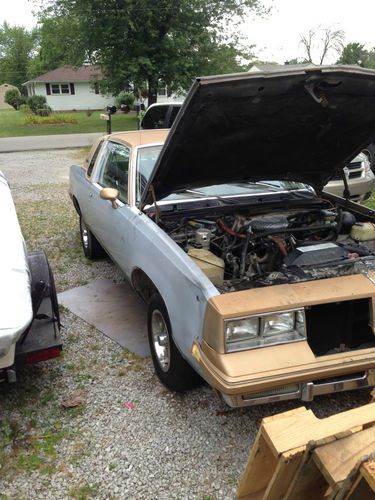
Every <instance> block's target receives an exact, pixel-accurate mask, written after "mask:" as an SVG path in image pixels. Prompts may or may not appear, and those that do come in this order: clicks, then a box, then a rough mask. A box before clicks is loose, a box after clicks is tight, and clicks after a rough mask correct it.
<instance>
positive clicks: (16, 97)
mask: <svg viewBox="0 0 375 500" xmlns="http://www.w3.org/2000/svg"><path fill="white" fill-rule="evenodd" d="M4 101H5V102H6V103H7V104H9V106H12V107H13V108H14V109H19V108H20V106H22V104H25V102H26V97H24V96H23V95H21V94H20V91H19V90H18V89H9V90H7V91H6V92H5V96H4Z"/></svg>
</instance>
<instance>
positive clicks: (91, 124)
mask: <svg viewBox="0 0 375 500" xmlns="http://www.w3.org/2000/svg"><path fill="white" fill-rule="evenodd" d="M100 113H101V112H100V111H93V112H92V114H91V115H90V116H88V115H87V112H86V111H73V112H64V114H67V115H71V116H73V117H74V118H76V119H77V120H78V123H75V124H63V125H61V124H59V125H25V118H26V116H27V115H26V114H25V113H21V112H20V111H15V110H0V137H16V136H22V135H51V134H80V133H85V132H105V131H106V126H107V124H106V121H104V120H101V119H100ZM136 129H137V118H136V115H135V113H129V114H127V115H125V114H124V113H116V114H115V115H113V116H112V131H113V132H119V131H121V130H136Z"/></svg>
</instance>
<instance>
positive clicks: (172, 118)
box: [168, 106, 181, 128]
mask: <svg viewBox="0 0 375 500" xmlns="http://www.w3.org/2000/svg"><path fill="white" fill-rule="evenodd" d="M180 109H181V106H173V107H172V111H171V114H170V117H169V122H168V128H171V127H172V125H173V122H174V121H175V119H176V116H177V115H178V112H179V111H180Z"/></svg>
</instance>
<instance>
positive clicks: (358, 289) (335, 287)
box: [192, 272, 375, 406]
mask: <svg viewBox="0 0 375 500" xmlns="http://www.w3.org/2000/svg"><path fill="white" fill-rule="evenodd" d="M374 278H375V273H374V272H370V273H369V275H368V276H364V275H349V276H342V277H337V278H329V279H324V280H315V281H309V282H299V283H293V284H289V285H274V286H270V287H265V288H261V289H249V290H243V291H239V292H231V293H227V294H222V295H218V296H215V297H213V298H210V300H209V301H208V304H207V309H206V315H205V323H204V329H203V339H202V340H201V341H199V340H198V339H196V341H195V342H194V344H193V346H192V355H193V357H194V359H195V361H196V363H197V364H198V365H199V368H200V372H201V374H202V376H203V377H204V378H205V380H206V381H207V382H208V383H210V385H211V386H212V387H213V388H214V389H216V390H217V391H218V392H219V393H220V394H221V395H222V397H223V399H224V400H225V401H226V402H227V403H228V404H229V405H231V406H249V405H253V404H261V403H268V402H272V401H282V400H287V399H302V400H304V401H310V400H311V399H313V398H314V397H315V396H317V395H320V394H329V393H334V392H341V391H346V390H352V389H357V388H359V387H371V386H373V385H375V328H374V318H375V299H374V295H375V285H374ZM358 299H365V300H368V304H369V322H370V331H369V333H370V332H371V331H372V339H371V340H370V341H367V340H366V341H364V343H363V344H362V345H361V344H359V345H358V347H355V348H349V349H343V352H338V350H336V351H335V349H333V348H330V349H328V351H327V353H326V354H324V355H315V354H314V352H313V350H312V347H310V345H309V342H308V340H300V341H298V342H291V343H286V344H280V345H276V344H275V345H270V346H264V347H259V348H255V349H249V350H244V351H239V352H231V353H227V352H225V344H224V335H223V334H218V332H223V331H224V324H225V320H226V319H228V318H238V317H246V316H252V315H257V314H263V313H268V312H271V311H283V310H287V309H296V308H301V307H304V308H313V307H315V306H320V305H322V304H331V303H339V304H340V303H345V302H346V301H355V300H358ZM321 320H322V321H324V316H322V318H321ZM333 328H334V325H333ZM327 335H329V332H327ZM308 336H309V333H308ZM310 341H311V338H310ZM366 342H368V343H366ZM332 347H333V346H332ZM344 347H345V346H344Z"/></svg>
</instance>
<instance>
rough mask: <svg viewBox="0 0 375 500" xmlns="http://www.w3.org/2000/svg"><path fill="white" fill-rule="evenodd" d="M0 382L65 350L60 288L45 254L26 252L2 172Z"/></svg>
mask: <svg viewBox="0 0 375 500" xmlns="http://www.w3.org/2000/svg"><path fill="white" fill-rule="evenodd" d="M0 234H1V245H0V381H8V382H15V381H16V378H17V376H16V372H17V369H18V368H19V367H20V366H21V365H27V364H33V363H37V362H39V361H45V360H47V359H52V358H56V357H58V356H59V355H60V352H61V350H62V341H61V336H60V326H61V323H60V316H59V308H58V302H57V294H56V287H55V282H54V278H53V274H52V271H51V268H50V265H49V263H48V259H47V256H46V254H45V253H44V252H43V251H42V250H41V251H35V252H28V251H27V248H26V244H25V240H24V238H23V235H22V232H21V229H20V226H19V222H18V218H17V214H16V210H15V207H14V203H13V198H12V195H11V191H10V187H9V184H8V182H7V180H6V179H5V177H4V175H3V174H2V173H1V172H0Z"/></svg>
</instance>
